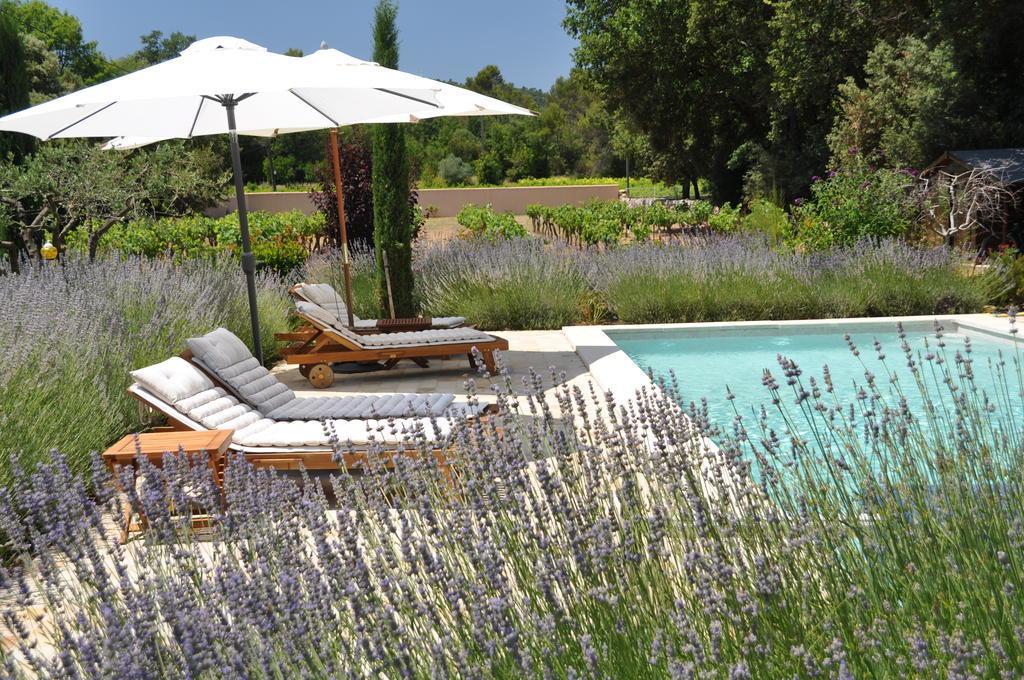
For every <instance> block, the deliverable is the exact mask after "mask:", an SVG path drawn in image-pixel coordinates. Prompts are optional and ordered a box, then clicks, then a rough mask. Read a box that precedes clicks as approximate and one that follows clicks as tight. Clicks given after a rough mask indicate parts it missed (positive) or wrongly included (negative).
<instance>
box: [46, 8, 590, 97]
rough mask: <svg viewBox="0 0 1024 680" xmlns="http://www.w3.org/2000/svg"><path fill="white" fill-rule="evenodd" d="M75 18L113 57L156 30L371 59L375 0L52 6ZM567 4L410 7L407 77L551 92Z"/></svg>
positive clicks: (405, 20) (567, 53)
mask: <svg viewBox="0 0 1024 680" xmlns="http://www.w3.org/2000/svg"><path fill="white" fill-rule="evenodd" d="M49 4H50V5H52V6H54V7H59V8H60V9H63V10H65V11H67V12H70V13H71V14H74V15H75V16H77V17H78V18H79V19H80V20H81V22H82V27H83V29H84V33H85V38H86V40H95V41H97V42H98V43H99V49H100V51H102V52H103V53H104V54H106V55H107V56H109V57H121V56H124V55H126V54H128V53H130V52H133V51H135V50H136V49H138V47H139V36H140V35H142V34H143V33H148V32H150V31H152V30H159V31H163V32H164V33H165V34H168V33H172V32H173V31H181V32H182V33H185V34H194V35H196V36H198V37H200V38H204V37H209V36H212V35H234V36H237V37H240V38H245V39H246V40H251V41H252V42H255V43H259V44H260V45H263V46H265V47H267V48H268V49H270V50H272V51H274V52H283V51H284V50H286V49H288V48H289V47H297V48H300V49H302V50H304V51H305V52H306V53H307V54H308V53H309V52H310V51H312V50H314V49H316V48H317V47H318V46H319V45H320V41H321V40H326V41H327V43H328V44H329V45H330V46H331V47H334V48H337V49H339V50H341V51H342V52H348V53H349V54H352V55H355V56H357V57H362V58H369V57H370V56H371V54H372V43H371V38H370V25H371V22H372V17H373V7H374V5H375V4H376V2H375V0H333V1H328V0H292V1H291V2H287V1H282V0H274V1H271V0H248V1H243V0H49ZM564 16H565V4H564V3H563V2H561V0H515V1H514V2H508V1H507V0H404V2H402V1H401V0H400V1H399V10H398V27H399V36H400V38H401V41H402V45H401V61H400V66H401V68H402V69H403V70H406V71H411V72H413V73H417V74H419V75H424V76H429V77H432V78H444V79H453V80H458V81H461V80H463V79H465V78H466V77H467V76H470V75H473V74H475V73H476V72H477V71H479V70H480V69H481V68H483V67H484V66H486V65H487V64H496V65H497V66H498V67H499V68H500V69H501V72H502V73H503V74H504V76H505V79H506V80H508V81H510V82H512V83H515V84H516V85H523V86H529V87H538V88H541V89H544V90H546V89H547V88H549V87H550V86H551V84H552V83H554V81H555V78H557V77H558V76H564V75H567V74H568V72H569V68H570V67H571V64H572V57H571V52H572V49H573V46H574V41H573V40H572V39H570V38H569V36H567V35H566V34H565V31H564V30H563V29H562V25H561V24H562V19H563V18H564Z"/></svg>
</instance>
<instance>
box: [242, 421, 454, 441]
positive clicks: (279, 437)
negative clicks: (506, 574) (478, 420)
mask: <svg viewBox="0 0 1024 680" xmlns="http://www.w3.org/2000/svg"><path fill="white" fill-rule="evenodd" d="M265 422H270V423H271V424H270V425H269V426H267V425H265V424H264V423H265ZM450 432H451V421H449V420H448V419H447V418H437V419H430V418H394V419H389V420H332V421H328V422H321V421H307V420H293V421H289V422H274V421H260V422H258V423H254V424H253V426H252V427H250V428H245V429H243V430H240V431H236V432H235V437H234V439H233V441H234V442H235V443H236V444H241V445H242V446H330V445H331V444H332V440H333V442H337V443H338V444H340V445H342V446H344V445H345V444H348V443H351V444H367V443H369V442H371V441H376V442H381V443H386V444H394V443H397V442H399V441H402V440H404V439H413V438H415V437H416V436H417V435H419V436H425V437H426V438H427V439H429V440H436V439H441V438H443V437H445V436H447V435H448V434H449V433H450ZM332 433H333V434H332Z"/></svg>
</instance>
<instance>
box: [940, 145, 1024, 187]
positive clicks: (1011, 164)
mask: <svg viewBox="0 0 1024 680" xmlns="http://www.w3.org/2000/svg"><path fill="white" fill-rule="evenodd" d="M947 155H949V156H950V157H951V158H952V159H953V160H956V161H959V162H960V163H962V164H963V165H964V166H966V167H968V168H975V169H977V170H988V171H991V173H992V174H993V175H994V176H995V177H996V178H997V179H998V180H999V181H1000V182H1003V183H1005V184H1017V183H1021V182H1024V149H974V150H965V151H950V152H948V154H947Z"/></svg>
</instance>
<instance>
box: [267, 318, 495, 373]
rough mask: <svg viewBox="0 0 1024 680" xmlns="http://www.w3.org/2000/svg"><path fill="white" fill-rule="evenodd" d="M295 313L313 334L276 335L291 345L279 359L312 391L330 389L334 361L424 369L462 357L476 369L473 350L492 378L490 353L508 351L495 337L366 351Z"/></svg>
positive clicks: (368, 349) (363, 347) (492, 362)
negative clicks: (433, 361)
mask: <svg viewBox="0 0 1024 680" xmlns="http://www.w3.org/2000/svg"><path fill="white" fill-rule="evenodd" d="M295 313H296V315H297V316H298V317H299V318H301V319H302V320H303V321H305V322H306V323H307V324H308V325H309V326H310V328H312V329H314V330H313V332H297V333H282V334H280V335H281V336H282V337H281V338H279V339H282V340H290V341H291V344H290V345H288V346H287V347H284V348H282V349H281V356H282V357H283V358H284V360H285V362H286V363H288V364H298V366H299V372H300V373H302V375H303V376H304V377H305V378H306V379H307V380H309V382H310V384H311V385H313V387H317V388H320V389H323V388H326V387H330V386H331V385H332V384H333V383H334V371H333V370H332V369H331V366H330V364H331V363H333V362H335V361H383V362H384V365H385V366H386V367H387V368H391V367H393V366H394V365H395V364H396V363H398V361H399V360H401V359H412V360H413V361H416V362H417V363H420V365H421V366H425V365H426V362H425V361H423V360H425V359H428V358H434V357H448V356H452V355H455V354H465V355H467V356H468V357H469V365H470V367H471V368H476V365H475V361H474V358H473V349H474V348H476V349H477V350H478V351H479V352H480V353H481V354H482V355H483V361H484V366H485V367H486V368H487V371H488V372H489V373H490V374H491V375H494V374H495V373H497V367H496V366H495V363H494V351H495V350H502V351H504V350H507V349H508V340H505V339H504V338H499V337H496V336H487V337H488V338H489V339H488V340H484V341H480V340H476V341H472V342H457V343H433V344H423V345H410V346H408V347H366V346H361V345H359V344H357V343H356V342H355V341H354V340H352V339H349V338H346V337H345V336H343V335H341V334H340V333H338V332H336V331H335V330H334V329H332V328H330V327H328V326H325V325H324V324H322V323H320V322H319V321H318V320H316V319H313V318H312V317H309V316H307V315H305V314H302V313H301V312H298V311H296V312H295ZM421 362H422V363H421Z"/></svg>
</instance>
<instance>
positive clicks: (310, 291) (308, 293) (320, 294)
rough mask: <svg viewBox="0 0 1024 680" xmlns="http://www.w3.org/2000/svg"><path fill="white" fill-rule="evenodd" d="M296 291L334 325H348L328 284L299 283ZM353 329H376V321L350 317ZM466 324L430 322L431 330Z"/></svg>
mask: <svg viewBox="0 0 1024 680" xmlns="http://www.w3.org/2000/svg"><path fill="white" fill-rule="evenodd" d="M296 290H297V292H298V294H299V295H301V296H302V297H303V298H305V300H307V301H309V302H312V303H314V304H316V305H319V306H320V307H322V308H323V309H324V311H326V312H329V313H330V314H331V315H333V316H334V317H335V318H336V319H338V320H339V323H338V324H336V325H346V326H347V325H348V307H347V306H345V299H344V298H343V297H342V296H340V295H338V292H337V291H335V290H334V288H333V287H332V286H331V285H330V284H328V283H299V284H296ZM352 320H353V322H354V323H353V325H354V326H355V328H364V329H365V328H376V327H377V319H360V318H359V317H358V316H356V315H355V314H353V315H352ZM465 323H466V319H465V317H462V316H435V317H433V318H432V319H431V320H430V325H431V327H433V328H455V327H457V326H462V325H464V324H465Z"/></svg>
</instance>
